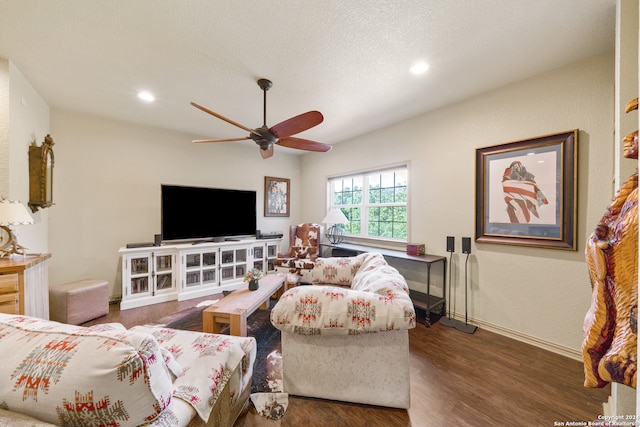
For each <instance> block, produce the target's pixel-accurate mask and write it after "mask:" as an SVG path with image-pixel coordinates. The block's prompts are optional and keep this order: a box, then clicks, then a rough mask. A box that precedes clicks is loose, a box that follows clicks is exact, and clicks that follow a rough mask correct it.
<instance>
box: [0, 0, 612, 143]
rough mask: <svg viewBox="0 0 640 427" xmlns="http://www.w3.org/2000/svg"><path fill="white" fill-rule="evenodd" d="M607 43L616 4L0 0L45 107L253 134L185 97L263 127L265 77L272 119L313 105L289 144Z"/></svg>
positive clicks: (385, 117) (19, 62) (12, 50)
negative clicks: (312, 117)
mask: <svg viewBox="0 0 640 427" xmlns="http://www.w3.org/2000/svg"><path fill="white" fill-rule="evenodd" d="M614 35H615V0H561V1H558V0H535V1H531V0H446V1H443V0H370V1H364V0H308V1H303V0H270V1H265V0H216V1H212V0H189V1H175V0H136V1H130V0H92V1H87V0H47V1H40V0H0V57H3V58H6V59H9V60H11V61H12V62H13V63H14V64H15V65H16V67H17V68H18V69H19V70H20V71H21V72H22V74H23V75H24V76H25V78H26V79H27V80H28V81H29V82H30V83H31V84H32V85H33V86H34V88H35V89H36V90H37V91H38V92H39V93H40V94H41V95H42V97H43V98H44V100H45V101H46V102H47V103H48V104H49V105H50V106H51V107H53V108H64V109H69V110H74V111H83V112H87V113H91V114H95V115H100V116H106V117H109V118H114V119H121V120H126V121H133V122H136V123H141V124H146V125H151V126H158V127H162V128H167V129H174V130H178V131H185V132H188V133H190V134H191V136H193V137H198V138H226V137H243V136H246V134H247V133H246V132H245V131H243V130H241V129H238V128H236V127H234V126H232V125H230V124H228V123H225V122H222V121H220V120H218V119H216V118H214V117H211V116H209V115H207V114H205V113H203V112H201V111H199V110H197V109H195V108H193V107H192V106H190V105H189V102H190V101H194V102H197V103H199V104H201V105H204V106H206V107H208V108H210V109H212V110H214V111H216V112H218V113H220V114H222V115H224V116H226V117H229V118H231V119H233V120H235V121H236V122H239V123H241V124H243V125H245V126H246V127H249V128H256V127H259V126H261V125H262V120H263V116H262V114H263V112H262V91H261V90H260V88H259V87H258V86H257V84H256V80H257V79H258V78H261V77H265V78H268V79H270V80H272V81H273V87H272V89H271V90H269V92H268V94H267V125H269V126H272V125H275V124H276V123H278V122H280V121H282V120H285V119H287V118H289V117H292V116H294V115H297V114H300V113H302V112H306V111H309V110H319V111H321V112H322V113H323V114H324V122H323V123H322V124H320V125H319V126H317V127H315V128H313V129H311V130H308V131H306V132H304V133H302V134H299V135H298V136H300V137H302V138H308V139H314V140H317V141H320V142H325V143H329V144H333V143H337V142H340V141H343V140H345V139H348V138H351V137H354V136H357V135H360V134H363V133H366V132H370V131H372V130H375V129H377V128H380V127H383V126H387V125H389V124H392V123H395V122H399V121H401V120H404V119H407V118H409V117H412V116H415V115H417V114H420V113H423V112H426V111H429V110H433V109H436V108H439V107H442V106H444V105H447V104H451V103H453V102H457V101H459V100H462V99H465V98H467V97H470V96H474V95H477V94H479V93H483V92H486V91H489V90H492V89H495V88H497V87H499V86H502V85H504V84H508V83H511V82H515V81H519V80H522V79H525V78H528V77H530V76H533V75H536V74H539V73H541V72H545V71H548V70H551V69H554V68H557V67H559V66H562V65H564V64H568V63H571V62H575V61H577V60H580V59H582V58H586V57H589V56H592V55H595V54H598V53H602V52H605V51H611V50H612V49H613V48H614ZM420 59H422V60H426V61H428V62H429V63H430V65H431V68H430V70H429V71H428V72H427V73H426V74H424V75H421V76H414V75H412V74H410V73H409V71H408V70H409V67H410V66H411V65H412V64H413V63H414V62H415V61H417V60H420ZM140 89H146V90H150V91H152V92H153V93H154V94H155V95H156V97H157V101H156V102H155V103H153V104H145V103H142V102H140V101H139V100H138V99H137V98H136V92H137V91H138V90H140Z"/></svg>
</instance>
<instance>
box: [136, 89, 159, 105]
mask: <svg viewBox="0 0 640 427" xmlns="http://www.w3.org/2000/svg"><path fill="white" fill-rule="evenodd" d="M138 98H139V99H141V100H143V101H144V102H153V101H155V100H156V97H155V96H154V95H153V94H152V93H151V92H149V91H148V90H141V91H140V92H138Z"/></svg>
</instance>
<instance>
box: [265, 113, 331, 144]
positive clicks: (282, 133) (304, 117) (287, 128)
mask: <svg viewBox="0 0 640 427" xmlns="http://www.w3.org/2000/svg"><path fill="white" fill-rule="evenodd" d="M323 120H324V117H322V113H321V112H320V111H307V112H306V113H302V114H299V115H297V116H295V117H292V118H290V119H287V120H285V121H284V122H280V123H278V124H277V125H275V126H272V127H271V128H270V129H269V131H270V132H271V133H272V134H274V135H275V136H276V138H286V137H288V136H291V135H295V134H297V133H300V132H302V131H305V130H307V129H311V128H312V127H314V126H317V125H319V124H320V123H322V121H323Z"/></svg>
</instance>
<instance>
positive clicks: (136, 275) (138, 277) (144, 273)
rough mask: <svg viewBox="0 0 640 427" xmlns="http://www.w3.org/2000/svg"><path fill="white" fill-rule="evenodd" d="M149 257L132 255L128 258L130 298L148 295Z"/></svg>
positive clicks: (149, 277) (149, 278)
mask: <svg viewBox="0 0 640 427" xmlns="http://www.w3.org/2000/svg"><path fill="white" fill-rule="evenodd" d="M151 265H152V264H151V256H150V255H133V256H131V257H130V258H129V292H130V293H131V296H140V295H147V294H150V291H151V289H150V287H149V284H150V280H151Z"/></svg>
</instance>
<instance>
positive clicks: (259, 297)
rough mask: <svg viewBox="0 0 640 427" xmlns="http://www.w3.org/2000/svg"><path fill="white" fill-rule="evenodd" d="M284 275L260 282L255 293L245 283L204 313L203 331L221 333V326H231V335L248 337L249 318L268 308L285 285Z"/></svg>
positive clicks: (273, 276) (269, 277) (270, 276)
mask: <svg viewBox="0 0 640 427" xmlns="http://www.w3.org/2000/svg"><path fill="white" fill-rule="evenodd" d="M285 277H286V276H284V275H280V274H268V275H266V276H264V277H263V278H262V279H260V281H259V287H258V289H257V290H255V291H250V290H249V289H248V286H249V284H248V283H244V284H243V286H242V287H241V288H240V289H236V290H235V291H233V292H231V293H230V294H229V295H227V296H226V297H224V298H222V299H221V300H220V301H218V302H217V303H215V304H212V305H210V306H209V307H207V308H206V309H205V310H204V311H203V312H202V329H203V331H204V332H209V333H214V334H218V333H220V324H221V323H224V324H228V325H229V334H230V335H237V336H241V337H246V336H247V317H249V315H251V313H253V312H254V311H256V310H257V309H258V308H259V307H260V306H262V307H263V308H264V309H266V308H267V304H268V302H269V298H271V295H273V294H275V293H276V292H277V291H278V290H280V288H282V286H283V285H284V280H285Z"/></svg>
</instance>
